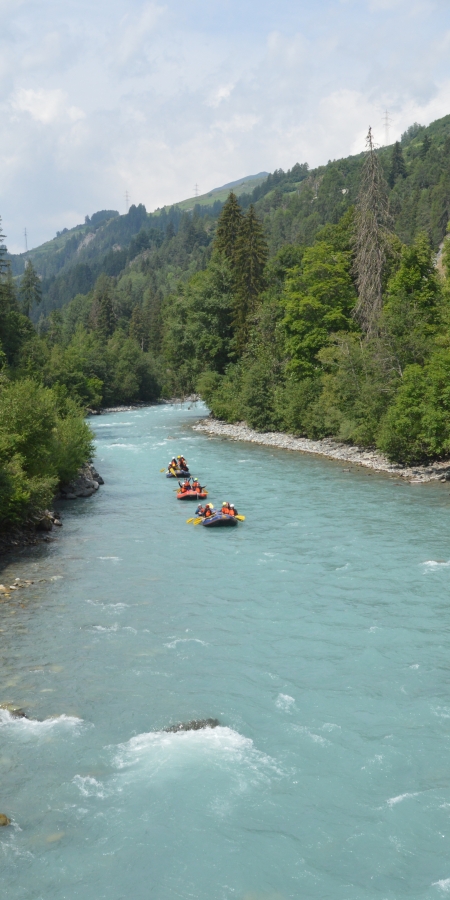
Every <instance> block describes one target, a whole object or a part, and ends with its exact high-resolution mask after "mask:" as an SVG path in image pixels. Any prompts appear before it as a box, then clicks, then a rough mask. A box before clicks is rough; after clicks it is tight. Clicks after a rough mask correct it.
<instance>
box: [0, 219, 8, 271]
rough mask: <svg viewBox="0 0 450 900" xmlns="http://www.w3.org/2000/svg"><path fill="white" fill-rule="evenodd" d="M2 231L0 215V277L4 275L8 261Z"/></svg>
mask: <svg viewBox="0 0 450 900" xmlns="http://www.w3.org/2000/svg"><path fill="white" fill-rule="evenodd" d="M1 232H2V220H1V216H0V279H1V278H2V276H4V275H6V272H7V269H8V263H7V260H6V247H5V245H4V243H3V242H4V240H5V235H4V234H2V233H1Z"/></svg>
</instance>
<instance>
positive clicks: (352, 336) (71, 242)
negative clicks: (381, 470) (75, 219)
mask: <svg viewBox="0 0 450 900" xmlns="http://www.w3.org/2000/svg"><path fill="white" fill-rule="evenodd" d="M241 187H242V186H241ZM206 201H209V202H206ZM449 219H450V116H447V117H445V118H444V119H440V120H439V121H437V122H435V123H433V124H432V125H430V126H429V127H428V128H424V127H422V126H420V125H413V126H412V127H411V128H409V129H408V131H407V132H406V133H405V134H404V135H403V136H402V139H401V141H400V142H398V143H396V144H395V145H394V146H391V147H387V148H382V149H379V150H377V149H375V148H374V146H373V142H372V138H371V135H369V143H368V146H367V149H366V152H365V153H362V154H360V155H359V156H356V157H349V158H347V159H343V160H338V161H333V162H329V163H328V164H327V165H326V166H322V167H320V168H318V169H315V170H310V169H309V168H308V166H307V164H306V163H304V164H298V163H297V164H296V165H294V166H293V168H292V169H291V170H290V171H288V172H283V171H282V170H277V171H275V172H274V173H272V174H271V175H269V176H268V177H267V178H265V179H264V180H262V181H259V183H257V184H256V187H254V188H253V190H252V191H251V192H250V193H245V192H243V193H241V194H240V196H239V197H237V196H236V194H235V193H230V194H229V197H228V199H227V200H226V201H225V203H224V202H223V201H222V200H217V199H215V196H214V193H213V192H212V194H211V196H210V197H206V198H203V199H202V203H197V204H195V206H194V208H193V209H192V211H186V210H184V211H183V210H181V209H179V208H178V207H176V206H175V207H171V208H170V209H167V208H165V209H163V210H158V211H157V212H156V213H153V214H148V213H147V212H146V210H145V207H144V206H142V205H139V206H132V207H131V208H130V210H129V213H128V214H127V215H125V216H119V215H118V213H117V212H116V211H114V210H104V211H101V212H98V213H95V214H94V215H93V216H91V217H90V218H89V217H87V218H86V221H85V223H84V224H83V225H80V226H78V227H77V228H76V229H72V231H70V232H69V231H66V230H64V231H63V232H61V233H60V234H58V235H57V236H56V238H55V239H54V240H53V241H50V242H48V243H47V244H44V245H43V246H42V247H39V248H37V249H36V250H33V251H31V252H30V253H29V254H28V255H27V257H26V259H24V257H7V255H6V254H5V253H3V254H0V256H1V259H2V271H1V275H0V299H1V305H0V341H1V355H0V365H1V385H0V417H1V421H2V423H3V424H2V426H1V429H0V494H1V492H2V491H3V494H2V495H1V496H0V501H2V510H3V513H2V515H3V517H4V521H6V520H7V519H8V518H9V519H11V518H12V517H13V516H14V515H16V516H17V517H19V518H20V516H23V515H25V511H26V510H27V509H28V510H29V509H31V508H33V506H34V507H36V505H39V504H40V503H42V498H43V497H44V495H45V496H47V497H48V495H49V492H50V493H51V491H52V490H53V488H54V486H55V484H56V483H57V481H58V479H59V480H60V479H61V478H67V477H68V476H69V473H70V472H73V471H74V470H75V469H76V467H77V465H79V461H80V459H82V458H83V457H84V458H85V457H86V454H87V453H88V447H89V434H88V432H87V431H86V428H85V426H84V425H83V423H82V418H81V416H82V411H83V410H84V409H85V408H86V407H99V406H105V405H110V404H113V403H127V402H130V401H134V400H143V401H153V400H157V399H158V398H161V397H171V396H183V395H187V394H189V393H190V392H192V391H198V392H200V394H201V395H202V396H203V397H204V398H205V400H206V401H207V402H208V404H209V405H210V406H211V409H212V410H213V412H214V413H215V414H216V415H217V416H219V417H222V418H225V419H227V420H229V421H237V420H240V419H245V420H247V421H248V422H249V424H250V425H251V426H253V427H255V428H258V429H269V430H271V429H272V430H273V429H279V430H288V431H291V432H294V433H296V434H300V435H307V436H310V437H315V438H320V437H324V436H330V435H332V436H336V437H339V438H340V439H341V440H344V441H349V442H354V443H358V444H362V445H366V446H377V447H379V448H380V449H382V450H383V451H385V452H386V453H387V454H388V456H389V457H390V458H391V459H393V460H397V461H400V462H405V463H414V462H421V461H424V460H427V459H430V458H435V457H439V456H443V455H446V454H449V453H450V390H449V388H448V385H449V383H450V305H449V304H450V289H449V284H450V282H449V279H448V276H449V252H448V249H447V244H446V243H444V238H445V235H446V232H447V226H448V222H449ZM2 246H3V247H4V245H2ZM442 249H443V252H442ZM438 251H439V257H438V260H437V252H438ZM437 261H438V264H436V263H437ZM30 398H31V399H30ZM27 404H28V405H27ZM39 416H40V417H41V418H39ZM46 416H47V418H46ZM31 421H32V422H33V423H34V424H32V425H31V424H29V423H30V422H31ZM4 423H6V424H4ZM25 433H26V434H27V435H29V436H30V437H29V440H28V437H27V438H26V440H25V439H24V438H23V435H24V434H25ZM39 435H41V436H40V437H39ZM44 435H46V437H45V438H44ZM27 441H28V443H27ZM39 441H41V443H39ZM46 441H47V443H46ZM36 448H40V449H36ZM2 497H3V500H2ZM8 498H9V499H8ZM8 504H9V506H8ZM5 510H6V512H5ZM8 510H9V512H8Z"/></svg>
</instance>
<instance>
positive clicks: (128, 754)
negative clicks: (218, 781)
mask: <svg viewBox="0 0 450 900" xmlns="http://www.w3.org/2000/svg"><path fill="white" fill-rule="evenodd" d="M113 762H114V765H115V766H116V768H117V769H118V770H119V771H121V772H122V774H123V776H124V777H126V778H127V780H129V779H131V780H133V781H134V780H136V778H137V780H138V781H139V782H141V779H142V776H145V779H146V781H147V780H149V779H150V780H152V779H157V780H161V778H163V777H167V778H173V777H174V776H177V775H178V776H182V777H184V775H183V772H184V770H185V769H186V768H200V769H201V770H205V773H206V772H207V771H211V769H218V770H219V771H222V772H225V773H226V774H227V776H229V777H231V778H232V779H233V780H235V781H237V782H238V786H239V790H246V789H247V787H248V786H249V785H251V784H255V783H256V782H260V781H261V780H270V779H271V778H272V777H280V776H283V775H284V772H282V771H281V770H280V769H279V767H278V766H277V765H276V763H275V761H274V760H273V759H271V757H269V756H267V755H266V754H264V753H261V752H260V751H258V750H256V749H255V747H254V744H253V741H252V740H251V738H247V737H244V736H243V735H242V734H239V732H237V731H234V729H232V728H228V727H227V726H223V725H219V726H218V727H217V728H202V729H199V730H198V731H177V732H166V731H150V732H146V733H143V734H138V735H136V737H132V738H130V740H129V741H127V742H126V743H125V744H119V746H118V747H117V749H116V752H115V755H114V759H113Z"/></svg>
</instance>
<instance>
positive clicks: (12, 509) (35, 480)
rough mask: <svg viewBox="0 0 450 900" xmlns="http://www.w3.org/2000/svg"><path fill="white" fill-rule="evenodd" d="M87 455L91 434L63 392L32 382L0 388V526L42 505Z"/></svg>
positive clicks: (20, 382) (70, 475)
mask: <svg viewBox="0 0 450 900" xmlns="http://www.w3.org/2000/svg"><path fill="white" fill-rule="evenodd" d="M92 452H93V444H92V433H91V430H90V428H89V426H88V425H87V424H86V423H85V421H84V419H83V414H82V412H81V411H80V409H79V407H78V406H77V405H76V404H75V403H74V402H73V401H72V400H70V399H68V397H67V395H66V394H65V392H64V391H63V390H60V391H59V392H57V391H55V390H51V389H50V388H45V387H42V386H41V385H39V384H37V383H36V382H35V381H33V380H32V379H29V378H26V379H23V380H21V381H16V382H4V383H3V384H2V385H1V387H0V528H1V527H4V526H5V525H6V523H8V522H12V523H16V524H19V523H20V522H23V521H24V520H26V519H27V518H28V517H30V516H32V515H33V514H34V513H37V512H39V510H42V509H43V508H45V506H48V505H49V504H50V503H51V501H52V498H53V496H54V493H55V490H56V488H57V485H58V483H59V482H61V481H68V480H69V479H70V478H72V477H73V476H74V475H75V473H76V472H77V470H78V468H79V467H80V465H82V463H84V462H85V461H86V459H88V458H89V456H90V455H91V454H92Z"/></svg>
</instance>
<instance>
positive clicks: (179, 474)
mask: <svg viewBox="0 0 450 900" xmlns="http://www.w3.org/2000/svg"><path fill="white" fill-rule="evenodd" d="M190 477H191V473H190V472H182V471H181V469H177V471H176V473H175V475H174V474H173V472H166V478H190Z"/></svg>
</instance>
